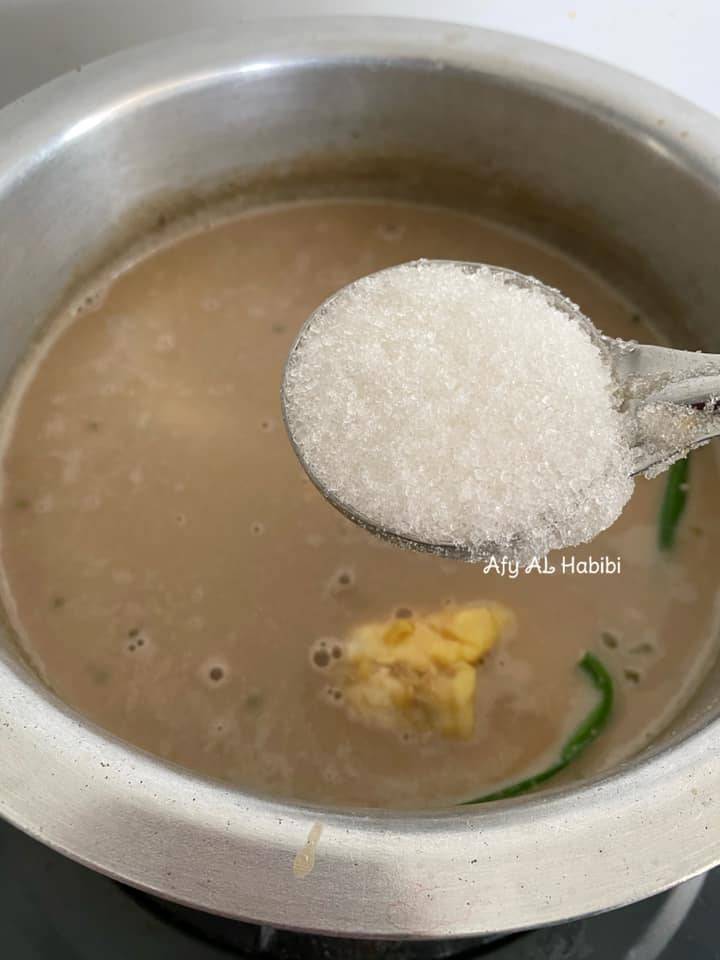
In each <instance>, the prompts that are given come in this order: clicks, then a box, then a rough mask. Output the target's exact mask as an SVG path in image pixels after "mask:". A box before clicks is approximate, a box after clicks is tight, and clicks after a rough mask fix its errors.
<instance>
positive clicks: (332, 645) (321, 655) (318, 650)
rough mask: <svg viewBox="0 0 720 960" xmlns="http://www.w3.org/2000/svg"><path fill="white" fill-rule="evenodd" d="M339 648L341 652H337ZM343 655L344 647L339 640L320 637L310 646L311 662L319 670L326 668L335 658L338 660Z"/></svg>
mask: <svg viewBox="0 0 720 960" xmlns="http://www.w3.org/2000/svg"><path fill="white" fill-rule="evenodd" d="M336 650H339V651H340V652H339V654H337V653H335V651H336ZM341 656H342V647H341V645H340V643H339V642H338V641H337V640H333V639H332V638H330V639H327V638H325V637H320V638H319V639H318V640H316V641H315V642H314V643H313V645H312V646H311V647H310V663H311V665H312V666H313V667H315V668H316V669H317V670H326V669H327V668H328V667H329V666H330V665H331V663H332V661H333V659H335V660H337V659H339V657H341Z"/></svg>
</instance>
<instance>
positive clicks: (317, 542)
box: [305, 533, 325, 548]
mask: <svg viewBox="0 0 720 960" xmlns="http://www.w3.org/2000/svg"><path fill="white" fill-rule="evenodd" d="M305 543H307V545H308V546H309V547H313V548H317V547H321V546H322V545H323V544H324V543H325V537H323V536H322V535H321V534H319V533H309V534H308V535H307V537H305Z"/></svg>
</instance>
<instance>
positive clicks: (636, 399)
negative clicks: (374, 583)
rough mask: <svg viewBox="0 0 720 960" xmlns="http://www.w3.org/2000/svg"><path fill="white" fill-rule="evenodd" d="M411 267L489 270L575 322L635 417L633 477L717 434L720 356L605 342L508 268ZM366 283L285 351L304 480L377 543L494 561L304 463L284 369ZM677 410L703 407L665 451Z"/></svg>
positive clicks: (543, 288)
mask: <svg viewBox="0 0 720 960" xmlns="http://www.w3.org/2000/svg"><path fill="white" fill-rule="evenodd" d="M415 264H417V265H420V264H446V265H452V266H455V267H458V268H460V269H461V270H462V271H463V272H466V273H475V272H478V271H481V270H482V271H490V273H491V274H492V275H493V276H495V277H499V278H501V279H502V280H503V282H504V283H505V284H506V285H508V286H515V287H520V288H523V289H528V290H534V291H537V292H539V293H541V294H542V296H543V297H544V298H545V300H546V301H547V302H548V303H549V304H550V305H551V306H552V307H553V308H555V309H556V310H559V311H560V312H562V313H564V314H566V315H567V316H568V317H569V318H570V319H572V320H573V321H574V322H575V323H577V324H579V325H580V326H581V327H582V328H583V330H584V331H585V332H586V333H587V334H588V335H589V336H590V338H591V339H592V341H593V342H594V343H595V344H596V346H597V347H598V349H599V350H600V351H602V353H603V355H604V356H605V358H606V360H607V362H608V363H609V365H610V367H611V370H612V375H613V380H614V382H615V384H616V388H617V390H618V391H619V393H620V395H621V397H622V398H623V400H622V410H623V411H624V412H625V413H626V414H628V415H629V416H630V417H632V418H633V422H634V424H635V425H636V429H635V431H634V442H633V446H632V453H633V469H632V476H637V475H639V474H642V473H645V472H647V471H650V472H659V471H660V470H661V469H663V467H664V466H668V465H669V464H670V462H672V460H674V459H677V458H678V457H679V456H681V455H683V454H685V453H687V452H688V451H689V450H690V449H692V448H693V447H696V446H700V445H702V444H704V443H706V442H708V440H710V439H712V438H713V437H716V436H720V412H716V406H717V399H718V397H720V356H717V355H712V354H705V353H700V352H697V353H695V352H692V351H684V350H674V349H670V348H668V347H657V346H650V345H642V344H638V343H635V342H633V341H624V340H618V339H614V338H612V337H607V336H605V335H604V334H601V333H600V332H599V331H598V330H597V328H596V327H595V326H594V325H593V324H592V322H591V321H590V320H589V319H588V318H587V317H586V316H585V315H584V314H583V312H582V311H581V310H580V308H579V307H578V306H577V304H575V303H573V301H572V300H570V299H569V298H568V297H566V296H565V295H564V294H563V293H562V292H561V291H559V290H556V289H555V288H553V287H550V286H548V285H546V284H544V283H542V281H540V280H538V279H537V278H535V277H531V276H527V275H526V274H523V273H519V272H518V271H516V270H511V269H509V268H507V267H499V266H495V265H492V264H483V263H471V262H467V261H457V260H420V261H415ZM412 265H413V264H407V265H405V266H412ZM395 269H396V267H388V268H386V269H385V270H380V271H378V272H377V273H375V274H371V275H370V276H380V275H381V274H384V273H387V272H389V271H392V270H395ZM366 279H367V277H363V278H359V279H358V280H355V281H353V282H352V283H349V284H347V285H346V286H344V287H342V288H341V289H340V290H338V291H336V292H335V293H333V294H332V295H331V296H330V297H328V298H327V299H326V300H325V301H323V303H321V304H320V305H319V306H318V307H317V309H316V310H314V311H313V313H312V314H311V315H310V317H309V318H308V319H307V320H306V321H305V323H304V324H303V326H302V328H301V330H300V332H299V334H298V336H297V338H296V339H295V342H294V343H293V345H292V347H291V349H290V352H289V354H288V357H287V360H286V363H285V370H284V375H283V381H282V387H281V405H282V415H283V421H284V423H285V428H286V430H287V434H288V436H289V438H290V442H291V444H292V446H293V449H294V451H295V454H296V456H297V458H298V460H299V461H300V463H301V465H302V467H303V469H304V470H305V473H306V474H307V476H308V477H309V479H310V480H311V481H312V482H313V484H314V485H315V486H316V487H317V489H318V490H319V491H320V493H321V494H322V495H323V497H324V498H325V499H326V500H327V501H328V502H329V503H330V504H332V506H333V507H335V509H337V510H338V511H339V512H340V513H342V514H343V515H344V516H345V517H347V518H348V519H349V520H352V521H353V523H356V524H358V525H359V526H361V527H363V528H364V529H366V530H368V531H369V532H370V533H373V534H374V535H375V536H378V537H380V538H381V539H382V540H385V541H387V542H389V543H392V544H396V545H398V546H402V547H405V548H407V549H411V550H415V551H420V552H423V553H431V554H434V555H436V556H440V557H445V558H450V559H457V560H465V561H475V562H477V561H480V560H484V559H489V558H491V557H494V556H497V555H498V554H499V553H502V552H503V551H502V550H500V549H499V547H498V545H497V544H494V543H493V542H491V541H487V542H486V543H484V544H483V545H482V546H480V547H478V544H476V543H475V544H472V545H471V544H467V543H458V542H451V541H437V542H429V541H426V540H421V539H418V538H416V537H413V536H410V535H408V534H406V533H404V532H403V531H401V530H394V529H390V528H389V527H387V526H386V525H385V524H382V523H379V522H376V521H375V520H373V519H372V518H371V517H368V516H366V515H365V514H363V513H362V512H361V511H359V510H357V508H356V507H354V506H353V505H352V504H349V503H347V502H345V501H344V500H342V499H341V498H339V497H338V496H337V495H336V494H335V493H334V492H333V491H332V490H330V489H329V488H328V487H327V485H326V484H325V483H324V482H323V481H322V480H321V479H320V478H319V477H318V476H317V474H316V473H315V471H314V470H313V467H312V464H311V463H309V462H308V460H307V458H306V457H305V455H304V453H303V450H302V447H301V445H300V444H299V443H298V442H297V440H296V437H295V435H294V432H293V429H292V423H291V419H290V417H289V416H288V370H289V368H290V366H291V364H292V363H293V360H294V358H295V356H296V354H297V353H298V351H299V350H300V348H301V347H302V344H303V341H304V339H305V337H306V336H307V335H308V333H309V332H310V331H311V330H312V329H313V328H314V327H315V326H316V325H317V324H319V323H322V321H323V318H324V316H325V315H326V313H327V312H328V310H329V309H330V308H331V307H332V305H333V303H334V302H335V300H336V299H338V298H339V297H341V296H344V295H345V294H346V293H347V292H348V291H349V290H352V289H353V287H355V285H356V284H357V283H359V282H360V280H363V281H364V280H366ZM682 407H684V408H685V409H686V410H687V411H689V410H690V409H692V408H693V407H694V408H698V407H700V408H703V409H702V411H700V410H696V415H695V416H693V417H690V418H688V421H687V423H686V424H684V427H683V433H682V447H681V448H680V447H677V446H673V445H672V441H670V445H669V446H668V441H667V440H665V439H664V438H661V439H659V438H658V436H657V435H656V431H657V430H658V429H659V426H658V425H659V424H660V423H661V421H660V417H661V415H663V414H665V415H666V416H667V415H669V416H670V417H672V415H673V409H674V408H682Z"/></svg>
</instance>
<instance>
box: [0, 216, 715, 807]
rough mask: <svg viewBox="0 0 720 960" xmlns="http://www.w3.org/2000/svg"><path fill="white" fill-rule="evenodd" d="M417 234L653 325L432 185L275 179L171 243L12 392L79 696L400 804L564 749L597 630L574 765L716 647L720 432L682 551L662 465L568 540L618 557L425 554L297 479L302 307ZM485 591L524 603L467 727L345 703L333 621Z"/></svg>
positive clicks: (430, 248)
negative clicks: (331, 685) (599, 689)
mask: <svg viewBox="0 0 720 960" xmlns="http://www.w3.org/2000/svg"><path fill="white" fill-rule="evenodd" d="M418 257H428V258H439V259H458V260H473V261H483V262H489V263H498V264H503V265H505V266H508V267H511V268H513V269H517V270H520V271H522V272H524V273H528V274H533V275H535V276H537V277H539V278H540V279H541V280H543V281H544V282H546V283H549V284H550V285H552V286H555V287H558V288H560V289H562V290H563V291H565V292H566V293H567V294H568V295H569V296H570V297H571V298H572V299H573V300H575V301H576V302H577V303H579V305H580V307H581V308H582V309H583V311H584V312H585V313H586V314H587V315H588V316H590V317H591V318H592V319H593V321H594V323H595V324H596V325H597V326H598V327H599V328H600V329H602V330H603V331H604V332H606V333H609V334H612V335H615V336H622V337H627V338H638V339H644V340H649V339H651V338H652V334H651V333H649V332H648V330H647V329H645V328H644V326H643V325H642V324H641V323H639V321H638V317H637V316H636V315H635V314H634V313H633V310H632V307H631V306H630V305H629V304H628V303H626V302H624V301H623V300H622V299H621V298H620V297H619V296H618V295H617V294H616V293H615V292H613V291H612V290H611V289H610V288H609V287H607V286H606V285H605V284H604V283H603V282H602V281H601V280H600V279H599V278H597V277H595V276H594V275H592V274H591V273H589V272H587V271H585V270H584V269H582V268H580V267H579V266H578V265H577V264H574V263H573V262H572V261H571V260H569V259H568V258H566V257H565V256H563V255H560V254H559V253H557V252H556V251H553V250H551V249H549V248H547V247H544V246H541V245H540V244H538V243H537V242H536V241H534V240H532V239H530V238H528V237H526V236H524V235H521V234H519V233H516V232H511V231H509V230H507V229H505V228H502V227H499V226H497V225H492V224H489V223H488V222H486V221H483V220H481V219H477V218H474V217H470V216H465V215H462V214H460V213H456V212H453V211H449V210H443V209H440V208H431V207H420V206H413V205H410V204H404V203H399V202H390V201H377V202H373V201H361V200H348V201H313V202H307V203H298V204H292V205H282V206H281V205H278V206H274V207H266V208H262V209H259V210H257V211H255V212H246V213H243V214H238V215H236V216H234V217H230V218H227V217H225V218H222V219H217V220H215V221H213V220H212V219H209V220H208V221H207V222H206V223H205V224H204V225H203V226H197V225H195V226H194V227H193V228H189V229H188V231H187V233H185V234H182V235H178V236H176V237H175V238H174V239H173V240H172V242H170V241H165V242H163V243H160V244H159V245H158V247H157V249H155V250H153V251H151V252H148V253H146V254H145V255H143V256H142V257H140V258H139V259H136V261H135V262H133V263H132V264H131V265H130V266H129V267H128V268H127V269H125V270H123V271H121V272H120V273H119V274H118V276H117V277H116V278H114V279H113V280H112V281H111V282H109V284H108V285H106V287H105V288H103V289H102V290H101V291H100V292H99V294H98V295H97V297H96V298H95V300H94V301H92V302H91V303H89V304H88V305H85V306H84V307H83V308H82V309H79V310H68V311H67V312H66V313H65V314H63V315H61V316H59V317H57V318H56V319H55V320H54V321H53V323H52V324H51V326H50V327H49V329H48V332H47V334H46V335H45V338H44V339H43V340H42V341H40V343H39V344H38V346H37V347H36V348H35V351H34V353H33V355H32V356H30V357H29V358H28V361H27V363H26V366H25V368H24V370H23V371H21V373H20V374H19V376H18V378H17V380H16V383H15V386H14V387H13V388H12V389H11V391H10V394H9V397H8V398H7V400H6V418H5V419H6V424H5V441H4V442H5V447H4V461H3V465H4V481H3V490H2V505H1V507H0V535H1V549H2V568H3V574H4V594H5V606H6V609H7V611H8V615H9V617H10V619H11V621H12V622H13V625H14V627H15V630H16V632H17V634H18V637H19V640H20V643H21V645H22V647H23V648H24V649H25V651H26V653H27V655H28V656H29V657H30V659H31V660H32V662H33V663H34V664H35V666H36V668H37V670H38V671H39V673H40V674H41V675H42V676H43V678H44V679H45V680H46V681H47V683H48V684H49V685H50V686H51V687H52V688H53V689H54V690H55V691H56V692H57V694H58V695H59V696H60V697H61V698H62V699H63V700H65V701H66V702H67V703H69V704H71V705H72V706H74V707H75V708H77V709H78V710H80V711H81V712H82V713H84V714H86V715H87V716H88V717H90V718H91V719H92V720H94V721H96V722H97V723H98V724H100V725H101V726H103V727H105V728H107V729H108V730H111V731H112V732H113V733H115V734H117V735H119V736H121V737H123V738H125V739H126V740H128V741H130V742H132V743H134V744H137V745H139V746H141V747H144V748H145V749H147V750H149V751H151V752H153V753H155V754H158V755H160V756H161V757H164V758H167V759H169V760H172V761H175V762H177V763H179V764H182V765H184V766H187V767H190V768H193V769H194V770H197V771H200V772H202V773H204V774H207V775H209V776H212V777H218V778H220V779H222V780H225V781H229V782H230V783H232V784H235V785H238V786H240V787H242V788H246V789H251V790H259V791H262V792H265V793H271V794H275V795H281V796H290V797H297V798H301V799H303V800H308V801H317V802H321V803H337V804H367V805H377V806H387V807H423V806H433V805H437V804H445V803H448V802H456V801H459V800H464V799H468V798H470V797H472V796H475V795H478V794H479V793H482V792H484V791H487V790H489V789H492V788H494V787H496V786H498V785H502V784H504V783H506V782H508V781H511V780H514V779H516V778H520V777H522V776H525V775H527V774H528V773H530V772H533V771H534V770H535V769H538V768H539V767H541V766H542V765H543V764H545V763H546V762H547V761H548V760H550V759H551V758H552V757H553V756H554V755H555V753H556V751H557V750H558V748H559V746H560V744H561V742H562V740H563V738H564V737H565V736H567V735H568V733H569V732H570V731H571V730H572V728H573V727H574V726H575V724H577V722H578V721H579V720H580V719H581V718H582V716H583V714H584V712H585V711H587V709H588V708H589V706H590V705H591V704H592V702H593V696H594V693H593V691H592V689H589V688H588V685H587V681H586V680H584V678H583V676H582V675H581V673H580V672H579V671H578V669H577V666H576V665H577V662H578V661H579V659H580V658H581V657H582V655H583V653H584V651H586V650H592V651H594V652H596V653H597V654H598V656H600V657H601V658H602V660H603V662H604V663H605V664H606V666H607V667H608V669H609V670H610V671H611V672H612V674H613V677H614V680H615V685H616V691H617V705H616V710H615V715H614V718H613V720H612V722H611V725H610V726H609V727H608V729H607V730H606V732H605V733H604V734H603V736H602V737H601V738H600V739H599V740H598V741H597V742H596V743H595V744H594V745H593V746H592V747H591V748H590V750H589V751H588V752H587V754H586V755H584V756H583V758H582V760H581V761H579V762H578V763H577V764H576V765H575V767H574V768H573V771H574V774H575V775H583V776H585V775H589V774H591V773H594V772H596V771H598V770H601V769H603V768H605V767H607V766H608V765H610V764H611V763H614V762H616V761H617V760H618V759H620V758H622V757H624V756H627V755H629V754H631V753H633V752H634V751H636V750H637V749H639V748H640V747H641V746H643V745H644V744H645V743H647V742H648V740H650V739H651V738H652V737H653V736H654V735H655V734H656V733H657V732H658V731H659V730H660V729H662V728H663V727H664V726H665V725H667V724H668V723H669V722H670V721H671V720H672V717H673V715H674V714H675V713H676V712H677V710H678V709H679V708H680V707H681V706H682V705H683V703H684V701H685V699H686V698H687V696H688V694H689V692H691V690H692V688H693V686H694V684H695V682H696V681H697V679H698V678H699V675H700V674H701V673H702V671H703V670H704V668H705V667H706V666H707V665H708V663H709V662H710V660H711V658H712V657H713V656H714V654H715V626H716V624H715V592H716V589H717V575H716V572H715V570H714V568H713V566H712V559H713V557H717V555H718V552H720V514H718V511H717V510H716V509H714V507H713V502H712V498H713V493H714V492H716V490H717V482H718V479H717V470H716V464H715V459H714V457H713V452H712V450H710V449H705V450H702V451H700V452H699V453H697V454H695V455H694V462H693V470H692V475H691V493H690V497H689V504H688V509H687V511H686V514H685V516H684V518H683V521H682V529H681V533H680V536H679V538H678V543H677V546H676V548H675V550H674V551H673V552H672V553H671V554H669V555H661V554H659V553H658V551H657V548H656V539H657V515H658V510H659V505H660V500H661V497H662V492H663V489H664V478H662V477H661V478H659V479H658V480H655V481H652V482H647V481H641V482H640V483H639V484H638V488H637V491H636V493H635V495H634V497H633V498H632V500H631V502H630V504H629V505H628V507H627V508H626V510H625V512H624V514H623V516H622V517H621V518H620V520H619V521H618V522H617V523H616V524H615V525H614V526H613V527H611V528H610V529H609V530H608V531H606V532H605V533H604V534H602V535H601V536H600V537H599V538H598V539H597V540H595V541H594V542H593V543H592V544H591V545H590V546H588V547H583V548H577V549H575V550H572V551H568V552H567V553H566V554H565V556H566V557H569V556H573V557H575V559H576V561H580V560H582V559H584V558H586V557H588V556H589V555H592V556H593V557H595V558H599V557H602V556H608V557H610V558H611V559H613V560H617V558H618V557H619V558H620V560H621V573H620V574H606V575H602V574H596V575H582V574H578V573H576V574H574V575H573V574H570V573H566V574H564V575H563V574H562V573H561V572H560V571H559V569H558V572H556V573H555V574H554V575H542V574H539V573H533V574H530V575H520V576H519V577H518V578H516V579H513V578H512V577H510V576H507V575H506V576H501V575H499V574H492V573H491V574H484V573H483V570H482V567H481V566H470V565H464V564H462V563H459V562H451V561H443V560H438V559H436V558H433V557H430V556H423V555H417V554H410V553H407V552H404V551H401V550H398V549H396V548H393V547H389V546H387V545H384V544H382V543H380V542H379V541H376V540H375V539H373V538H372V537H371V536H370V535H368V534H366V533H364V532H363V531H362V530H360V529H357V528H355V527H354V526H353V525H352V524H350V523H349V522H348V521H346V520H344V519H342V518H341V517H340V516H339V515H338V514H337V513H336V512H335V511H334V510H333V509H332V508H331V507H330V506H328V505H327V504H326V503H325V502H324V501H323V500H322V498H321V496H320V495H319V494H318V493H317V492H316V490H315V489H314V488H313V487H312V486H311V484H310V483H309V481H308V480H307V479H306V478H305V476H304V474H303V472H302V470H301V468H300V467H299V465H298V463H297V461H296V459H295V457H294V455H293V452H292V449H291V447H290V444H289V443H288V440H287V438H286V435H285V431H284V429H283V425H282V423H281V419H280V409H279V385H280V380H281V375H282V368H283V363H284V361H285V358H286V355H287V352H288V349H289V347H290V345H291V343H292V341H293V339H294V337H295V335H296V333H297V331H298V329H299V327H300V325H301V324H302V323H303V321H304V320H305V318H306V317H307V316H308V314H309V313H310V312H311V311H312V310H313V309H314V308H315V307H316V306H317V305H318V304H319V303H320V302H321V301H322V300H323V299H324V298H325V297H327V296H328V295H329V294H330V293H331V292H333V291H334V290H336V289H337V288H339V287H341V286H343V285H344V284H346V283H348V282H349V281H351V280H353V279H354V278H356V277H359V276H361V275H363V274H367V273H370V272H372V271H375V270H378V269H380V268H382V267H385V266H388V265H390V264H393V263H399V262H402V261H406V260H411V259H415V258H418ZM428 429H432V426H431V425H429V426H428ZM550 562H551V563H553V564H555V565H556V566H557V567H558V568H559V566H560V563H561V556H560V555H553V556H551V558H550ZM483 601H493V602H498V603H501V604H503V605H505V606H506V607H508V608H509V609H510V610H511V611H512V612H513V613H514V615H515V618H516V621H517V625H516V629H515V630H514V632H513V633H512V635H510V636H508V637H507V638H506V639H505V640H503V641H502V642H501V643H500V645H499V646H498V647H497V648H496V649H494V650H493V651H492V652H491V654H490V655H489V657H488V658H487V660H486V662H485V663H484V664H483V665H482V666H480V667H479V669H478V691H477V711H476V724H475V732H474V734H473V736H472V737H471V738H470V739H469V740H467V741H460V740H457V741H456V740H448V739H443V738H440V737H435V738H433V737H430V738H424V739H420V740H417V741H411V742H406V741H403V740H402V738H400V737H396V736H394V735H393V734H391V733H388V732H387V731H383V730H378V729H370V728H367V727H365V726H363V725H362V724H360V723H358V722H357V721H354V720H353V719H351V718H350V717H348V716H347V715H346V713H345V712H344V711H343V710H342V709H339V708H338V707H337V706H334V705H333V704H332V703H331V702H330V701H329V699H328V697H327V696H326V691H325V686H326V685H325V681H324V678H323V676H322V674H321V673H320V672H319V671H318V670H316V669H313V667H312V665H311V657H310V651H311V648H312V645H313V643H314V642H315V641H317V639H318V638H320V637H339V638H343V637H345V636H346V635H347V633H348V631H350V630H351V629H352V628H353V627H354V626H356V625H358V624H359V623H362V622H364V621H368V620H382V619H384V618H387V617H389V616H391V615H392V614H393V612H394V611H395V610H397V609H402V608H409V609H410V610H412V611H415V612H417V613H419V614H424V613H428V612H430V611H433V610H437V609H440V608H442V607H443V605H444V604H471V603H476V602H483Z"/></svg>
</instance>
